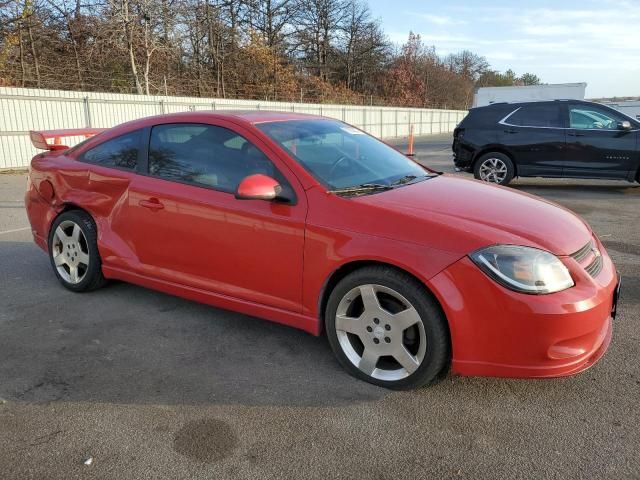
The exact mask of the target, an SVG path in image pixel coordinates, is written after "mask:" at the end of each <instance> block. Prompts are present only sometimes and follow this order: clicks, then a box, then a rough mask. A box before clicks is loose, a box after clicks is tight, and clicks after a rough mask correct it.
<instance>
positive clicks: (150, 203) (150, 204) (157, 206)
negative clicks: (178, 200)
mask: <svg viewBox="0 0 640 480" xmlns="http://www.w3.org/2000/svg"><path fill="white" fill-rule="evenodd" d="M138 205H140V206H141V207H144V208H148V209H149V210H154V211H155V210H162V209H163V208H164V205H163V204H162V203H160V200H158V199H157V198H155V197H152V198H150V199H149V200H140V201H139V202H138Z"/></svg>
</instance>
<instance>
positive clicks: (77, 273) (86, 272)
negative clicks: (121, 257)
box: [49, 210, 106, 292]
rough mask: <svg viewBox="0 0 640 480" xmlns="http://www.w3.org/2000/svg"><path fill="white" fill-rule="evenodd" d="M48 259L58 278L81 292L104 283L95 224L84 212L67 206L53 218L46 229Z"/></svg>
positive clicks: (72, 288)
mask: <svg viewBox="0 0 640 480" xmlns="http://www.w3.org/2000/svg"><path fill="white" fill-rule="evenodd" d="M49 259H50V260H51V266H52V267H53V271H54V273H55V274H56V277H58V280H59V281H60V283H62V285H64V286H65V287H66V288H68V289H69V290H72V291H74V292H85V291H90V290H94V289H96V288H99V287H101V286H102V285H104V283H105V282H106V281H105V278H104V276H103V275H102V262H101V260H100V254H99V253H98V244H97V233H96V225H95V223H94V221H93V219H92V218H91V216H90V215H88V214H87V213H85V212H83V211H80V210H71V211H68V212H64V213H62V214H61V215H60V216H58V218H56V219H55V221H54V222H53V225H52V226H51V231H50V233H49Z"/></svg>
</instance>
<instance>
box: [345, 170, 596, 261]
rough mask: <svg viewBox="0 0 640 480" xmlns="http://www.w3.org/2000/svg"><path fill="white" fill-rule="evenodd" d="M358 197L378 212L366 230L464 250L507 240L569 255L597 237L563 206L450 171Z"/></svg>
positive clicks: (468, 251) (406, 239)
mask: <svg viewBox="0 0 640 480" xmlns="http://www.w3.org/2000/svg"><path fill="white" fill-rule="evenodd" d="M353 200H355V202H357V203H359V204H367V206H368V209H373V210H375V211H376V217H377V218H375V219H371V220H372V221H371V222H370V221H367V220H365V221H364V222H363V224H361V225H362V226H365V225H366V224H368V223H372V225H369V227H370V228H367V230H369V229H371V227H373V229H374V230H375V231H378V232H380V229H381V228H383V230H385V229H387V228H388V229H389V231H388V232H383V235H385V236H393V237H395V238H398V237H402V238H401V239H402V240H405V241H411V242H414V243H423V244H425V245H429V246H431V247H433V248H438V249H441V250H447V251H455V252H458V253H461V254H467V253H470V252H471V251H473V250H475V249H477V248H481V247H484V246H487V245H492V244H497V243H505V244H517V245H527V246H532V247H537V248H542V249H544V250H548V251H550V252H552V253H554V254H556V255H570V254H572V253H574V252H576V251H577V250H579V249H580V248H582V247H583V246H584V245H585V244H586V243H587V242H588V241H589V239H590V238H591V236H592V232H591V229H590V228H589V226H588V225H587V224H586V223H585V222H584V221H583V220H582V219H580V218H579V217H578V216H577V215H575V214H574V213H572V212H571V211H569V210H567V209H565V208H563V207H561V206H559V205H556V204H554V203H551V202H548V201H546V200H543V199H541V198H539V197H535V196H533V195H529V194H527V193H522V192H519V191H517V190H513V189H511V188H506V187H499V186H496V185H491V184H487V183H484V182H479V181H475V180H468V179H464V178H460V177H455V176H449V175H441V176H439V177H436V178H432V179H429V180H425V181H422V182H419V183H416V184H413V185H407V186H404V187H401V188H397V189H394V190H389V191H386V192H382V193H379V194H374V195H367V196H362V197H359V198H356V199H353ZM380 215H382V217H380ZM366 216H367V217H368V215H366ZM380 218H384V219H385V221H384V222H380V221H379V220H380ZM407 222H410V223H407ZM383 225H386V227H383ZM408 225H410V226H408ZM399 231H401V232H402V233H399ZM372 233H373V232H372Z"/></svg>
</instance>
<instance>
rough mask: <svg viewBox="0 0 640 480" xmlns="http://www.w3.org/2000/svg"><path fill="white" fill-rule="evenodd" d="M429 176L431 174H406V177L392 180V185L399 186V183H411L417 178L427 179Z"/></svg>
mask: <svg viewBox="0 0 640 480" xmlns="http://www.w3.org/2000/svg"><path fill="white" fill-rule="evenodd" d="M427 177H429V175H420V176H418V175H405V176H404V177H401V178H399V179H398V180H396V181H395V182H392V183H391V185H392V186H394V187H395V186H398V185H405V184H407V183H410V182H412V181H414V180H415V179H417V178H420V179H425V178H427Z"/></svg>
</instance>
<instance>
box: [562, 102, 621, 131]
mask: <svg viewBox="0 0 640 480" xmlns="http://www.w3.org/2000/svg"><path fill="white" fill-rule="evenodd" d="M624 120H626V119H625V118H623V117H622V115H616V114H615V113H614V112H609V111H608V110H604V109H600V108H597V107H593V106H590V105H575V106H572V107H571V108H570V109H569V125H570V127H571V128H576V129H582V130H617V129H618V122H622V121H624Z"/></svg>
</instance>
